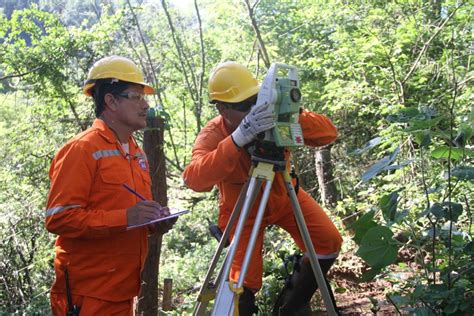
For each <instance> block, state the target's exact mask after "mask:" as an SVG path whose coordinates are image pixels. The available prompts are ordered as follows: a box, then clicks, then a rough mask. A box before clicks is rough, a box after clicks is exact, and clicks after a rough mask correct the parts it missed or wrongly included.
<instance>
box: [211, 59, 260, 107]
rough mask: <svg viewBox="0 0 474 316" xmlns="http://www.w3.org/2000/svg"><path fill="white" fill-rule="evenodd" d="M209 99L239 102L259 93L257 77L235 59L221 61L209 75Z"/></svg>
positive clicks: (212, 100)
mask: <svg viewBox="0 0 474 316" xmlns="http://www.w3.org/2000/svg"><path fill="white" fill-rule="evenodd" d="M208 88H209V100H210V101H211V102H215V101H222V102H228V103H238V102H241V101H244V100H246V99H248V98H250V97H251V96H253V95H255V94H257V93H258V90H259V89H260V87H259V85H258V81H257V79H255V78H254V76H253V75H252V73H251V72H250V70H248V69H247V67H244V66H242V65H241V64H239V63H236V62H233V61H227V62H224V63H220V64H219V65H217V66H216V68H214V70H213V71H212V73H211V75H210V77H209V84H208Z"/></svg>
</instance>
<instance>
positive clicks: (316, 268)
mask: <svg viewBox="0 0 474 316" xmlns="http://www.w3.org/2000/svg"><path fill="white" fill-rule="evenodd" d="M283 179H284V180H285V186H286V190H287V191H288V195H289V196H290V201H291V205H292V207H293V212H294V214H295V220H296V223H297V224H298V229H299V231H300V234H301V237H302V238H303V242H304V245H305V247H306V251H307V252H308V253H309V260H310V262H311V267H312V268H313V272H314V276H315V277H316V281H317V283H318V285H319V289H320V291H321V296H322V298H323V301H324V305H325V306H326V310H327V312H328V314H329V315H331V316H333V315H337V314H336V310H335V307H334V304H333V301H332V299H331V294H330V292H329V289H328V286H327V284H326V279H325V277H324V274H323V271H322V270H321V266H320V265H319V262H318V257H317V255H316V251H315V250H314V247H313V242H312V241H311V238H310V236H309V232H308V227H307V226H306V223H305V221H304V217H303V212H302V211H301V207H300V204H299V202H298V198H297V196H296V193H295V189H294V188H293V185H292V183H291V177H290V175H289V174H288V171H287V170H285V171H283Z"/></svg>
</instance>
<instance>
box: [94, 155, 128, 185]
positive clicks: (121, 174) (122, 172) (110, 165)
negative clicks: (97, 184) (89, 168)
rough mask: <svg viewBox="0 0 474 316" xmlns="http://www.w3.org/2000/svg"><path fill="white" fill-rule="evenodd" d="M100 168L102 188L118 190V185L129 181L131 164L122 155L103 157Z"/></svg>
mask: <svg viewBox="0 0 474 316" xmlns="http://www.w3.org/2000/svg"><path fill="white" fill-rule="evenodd" d="M99 168H100V170H99V174H100V179H101V181H102V185H103V187H102V189H105V190H107V189H110V190H117V188H118V186H122V185H123V184H124V183H127V180H128V179H130V176H131V174H130V166H129V165H128V162H127V160H126V159H124V158H123V157H122V156H118V157H108V158H105V159H102V161H101V163H100V167H99Z"/></svg>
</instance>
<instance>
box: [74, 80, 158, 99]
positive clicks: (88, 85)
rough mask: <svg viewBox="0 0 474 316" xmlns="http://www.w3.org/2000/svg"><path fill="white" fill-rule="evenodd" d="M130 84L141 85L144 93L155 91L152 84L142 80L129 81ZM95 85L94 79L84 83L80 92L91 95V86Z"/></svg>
mask: <svg viewBox="0 0 474 316" xmlns="http://www.w3.org/2000/svg"><path fill="white" fill-rule="evenodd" d="M124 82H129V81H124ZM129 83H131V84H138V85H141V86H143V93H145V94H154V93H155V89H153V87H152V86H150V85H149V84H146V83H144V82H129ZM94 86H95V81H94V82H90V83H86V84H85V85H84V87H83V88H82V92H83V93H84V94H85V95H87V96H88V97H91V96H92V91H91V90H92V88H94Z"/></svg>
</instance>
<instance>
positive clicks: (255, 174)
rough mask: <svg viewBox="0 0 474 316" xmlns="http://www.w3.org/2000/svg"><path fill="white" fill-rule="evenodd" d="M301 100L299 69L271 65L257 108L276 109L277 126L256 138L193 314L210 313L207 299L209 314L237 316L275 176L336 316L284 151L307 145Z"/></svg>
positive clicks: (321, 289)
mask: <svg viewBox="0 0 474 316" xmlns="http://www.w3.org/2000/svg"><path fill="white" fill-rule="evenodd" d="M279 71H280V72H281V71H283V72H286V73H287V76H286V77H278V74H279ZM300 101H301V92H300V90H299V81H298V73H297V68H296V67H293V66H289V65H285V64H277V63H274V64H272V65H271V67H270V69H269V70H268V74H267V76H266V77H265V79H264V81H263V83H262V85H261V87H260V91H259V93H258V96H257V102H256V104H257V105H260V104H269V107H270V108H273V110H274V111H273V112H274V123H275V126H274V127H273V128H272V129H270V130H268V131H266V132H264V134H265V135H259V136H263V137H258V138H257V140H256V142H255V144H254V145H253V146H252V148H251V149H250V151H249V152H251V159H252V167H251V169H250V172H249V179H248V180H247V181H246V183H245V185H244V186H243V188H242V190H241V192H240V195H239V198H238V200H237V202H236V204H235V206H234V210H233V211H232V215H231V217H230V219H229V222H228V223H227V226H226V228H225V230H224V233H223V235H222V237H221V238H220V241H219V245H218V247H217V250H216V252H215V253H214V256H213V259H212V261H211V264H210V266H209V269H208V272H207V274H206V277H205V280H204V283H203V285H202V287H201V289H200V291H199V295H198V298H197V302H196V305H195V307H194V311H193V315H194V316H200V315H206V314H207V313H206V308H207V306H208V304H209V301H211V300H213V299H215V302H214V306H213V309H212V313H211V315H212V316H223V315H238V305H239V297H240V294H241V293H243V289H244V288H243V285H244V279H245V275H246V274H247V269H248V267H249V264H250V259H251V256H252V252H253V249H254V247H255V243H256V239H257V235H258V232H259V230H260V226H261V224H262V219H263V216H264V214H265V208H266V205H267V202H268V199H269V197H270V191H271V187H272V183H273V179H274V176H275V173H277V172H278V173H281V174H282V176H283V180H284V182H285V187H286V190H287V193H288V196H289V198H290V201H291V205H292V208H293V213H294V216H295V219H296V222H297V225H298V229H299V231H300V234H301V236H302V238H303V241H304V245H305V247H306V249H307V252H309V259H310V263H311V267H312V269H313V273H314V275H315V277H316V281H317V284H318V287H319V289H320V291H321V295H322V298H323V301H324V305H325V306H326V310H327V312H328V314H329V315H331V316H332V315H337V314H336V311H335V307H334V304H333V302H332V300H331V296H330V293H329V289H328V287H327V285H326V280H325V277H324V275H323V272H322V270H321V267H320V265H319V262H318V258H317V255H316V252H315V250H314V247H313V243H312V241H311V238H310V236H309V232H308V228H307V226H306V223H305V221H304V217H303V213H302V211H301V207H300V205H299V202H298V199H297V196H296V192H295V189H294V188H293V184H292V181H291V177H290V175H289V173H288V170H287V169H286V166H287V161H286V158H285V149H286V148H295V147H299V146H303V145H304V142H303V132H302V129H301V126H300V124H299V123H298V117H299V110H300ZM262 134H263V133H262ZM262 185H263V187H264V188H263V193H262V197H261V201H260V205H259V206H258V210H257V214H256V217H255V223H254V226H253V228H252V232H251V235H250V239H249V242H248V245H247V249H246V252H245V256H244V260H243V263H242V267H241V271H240V275H239V279H238V281H237V282H236V283H235V282H232V281H230V280H229V274H230V269H231V266H232V261H233V259H234V256H235V254H236V251H237V246H238V244H239V240H240V237H241V234H242V231H243V228H244V225H245V222H246V220H247V217H248V215H249V213H250V211H251V209H252V206H253V204H254V202H255V200H256V198H257V195H258V194H259V191H260V189H261V187H262ZM239 215H240V216H239ZM237 219H238V222H237V226H236V228H235V233H234V237H233V239H232V242H231V243H230V247H229V250H228V252H227V254H226V256H225V259H224V262H223V264H222V267H221V269H220V271H219V272H218V274H217V277H216V279H215V281H214V282H213V281H212V275H213V274H214V270H215V268H216V266H217V264H218V261H219V258H220V255H221V253H222V251H223V249H224V248H225V247H226V244H227V241H228V240H229V236H230V232H231V230H232V228H233V226H234V223H235V222H236V220H237Z"/></svg>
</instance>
